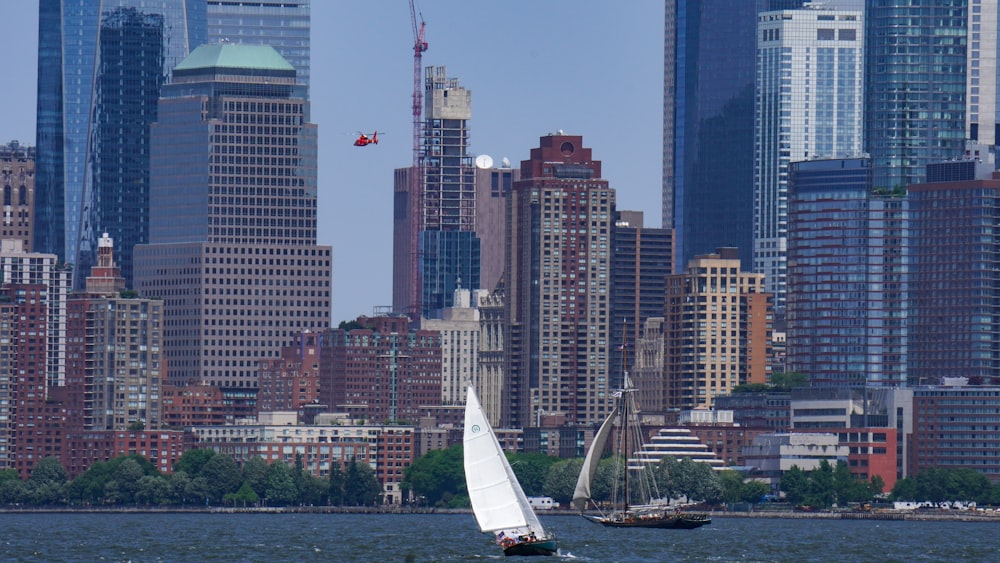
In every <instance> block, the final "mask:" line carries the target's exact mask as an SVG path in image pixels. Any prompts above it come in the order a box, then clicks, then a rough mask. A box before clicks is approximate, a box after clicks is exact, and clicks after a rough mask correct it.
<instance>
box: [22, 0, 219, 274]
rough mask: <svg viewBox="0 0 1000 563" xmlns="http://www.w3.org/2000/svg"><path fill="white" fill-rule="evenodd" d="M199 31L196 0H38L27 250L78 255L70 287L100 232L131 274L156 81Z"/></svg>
mask: <svg viewBox="0 0 1000 563" xmlns="http://www.w3.org/2000/svg"><path fill="white" fill-rule="evenodd" d="M205 39H206V33H205V2H204V0H81V1H78V2H69V1H64V0H40V2H39V38H38V110H37V111H38V113H37V125H36V131H37V142H36V145H37V153H38V157H37V158H38V161H37V164H38V175H37V178H36V183H37V187H36V194H35V202H36V203H35V205H36V207H35V211H36V221H35V225H34V231H35V241H34V248H33V249H32V250H34V251H39V252H49V253H53V254H56V255H58V256H59V257H60V258H61V259H62V260H64V261H66V262H69V263H73V264H76V265H77V266H78V268H76V270H75V275H76V280H75V282H74V283H75V285H76V286H77V287H78V288H82V286H83V277H84V276H86V274H87V272H89V271H90V269H89V267H90V265H92V264H93V261H94V259H95V258H96V251H97V239H98V238H99V237H100V235H101V233H102V232H107V233H109V234H110V235H111V236H112V237H113V238H114V240H116V241H118V244H119V249H120V252H119V257H120V262H121V266H122V270H123V274H124V275H125V276H126V279H128V280H131V273H132V246H133V245H135V244H139V243H144V242H146V241H147V240H148V234H149V233H148V223H149V216H148V214H149V207H148V191H149V125H150V123H152V122H153V121H155V120H156V108H157V100H158V98H159V95H160V88H161V87H162V85H163V84H164V83H165V82H166V81H167V80H169V77H170V71H171V69H172V68H173V67H174V65H176V64H177V63H178V62H180V61H181V60H182V59H183V58H184V57H186V56H187V54H188V53H189V52H190V50H191V49H192V48H194V47H196V46H197V45H199V44H201V43H204V42H205Z"/></svg>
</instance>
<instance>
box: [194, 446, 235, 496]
mask: <svg viewBox="0 0 1000 563" xmlns="http://www.w3.org/2000/svg"><path fill="white" fill-rule="evenodd" d="M198 475H199V476H200V477H204V478H205V480H206V481H208V493H209V494H208V498H209V499H211V502H213V503H220V502H222V499H223V497H225V495H226V494H227V493H234V492H236V491H237V490H238V489H239V488H240V484H241V483H242V482H243V477H242V476H241V475H240V468H239V466H237V465H236V461H234V460H233V458H231V457H229V456H228V455H215V456H212V457H211V458H210V459H209V460H208V461H207V462H205V465H203V466H202V467H201V471H200V472H199V473H198Z"/></svg>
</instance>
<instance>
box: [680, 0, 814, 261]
mask: <svg viewBox="0 0 1000 563" xmlns="http://www.w3.org/2000/svg"><path fill="white" fill-rule="evenodd" d="M665 3H666V10H665V16H666V18H665V21H664V45H663V52H664V58H663V66H664V68H663V226H664V227H666V228H673V229H674V231H675V236H676V239H677V243H676V246H677V253H676V254H675V256H674V270H675V271H681V270H682V269H683V268H684V267H685V266H686V265H687V262H688V260H691V259H692V258H694V257H695V256H696V255H699V254H707V253H710V252H714V251H715V249H716V248H720V247H736V248H738V249H739V252H740V258H741V262H742V267H743V268H744V269H745V270H749V269H750V267H751V266H752V264H753V214H752V213H750V212H748V210H750V209H753V181H754V171H753V166H754V162H753V158H754V145H753V143H754V111H753V108H754V79H755V71H754V68H755V64H754V63H755V60H756V45H757V18H756V16H757V12H758V11H768V10H782V9H791V8H796V7H799V6H801V5H802V4H803V1H802V0H761V1H760V2H753V1H747V0H665Z"/></svg>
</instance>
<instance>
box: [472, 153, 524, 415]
mask: <svg viewBox="0 0 1000 563" xmlns="http://www.w3.org/2000/svg"><path fill="white" fill-rule="evenodd" d="M492 164H493V159H492V158H491V157H488V156H486V155H479V156H477V157H476V236H477V237H479V242H480V252H479V284H480V286H481V287H483V288H484V289H489V290H493V289H495V288H496V287H497V284H498V283H500V278H501V277H503V261H504V247H503V241H504V240H506V238H507V236H506V232H507V231H506V229H507V225H506V224H505V223H504V216H505V213H506V208H507V196H508V195H509V194H510V190H511V188H512V187H513V185H514V182H516V181H517V180H518V179H520V177H521V171H520V170H518V169H517V168H511V167H510V162H508V161H507V159H506V158H505V159H503V161H502V162H501V164H500V167H499V168H495V167H493V166H492ZM477 392H478V389H477ZM479 399H480V401H482V399H483V396H482V394H480V395H479ZM484 406H485V403H484Z"/></svg>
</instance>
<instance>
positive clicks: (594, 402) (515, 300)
mask: <svg viewBox="0 0 1000 563" xmlns="http://www.w3.org/2000/svg"><path fill="white" fill-rule="evenodd" d="M509 198H510V203H509V204H508V206H507V243H506V245H505V247H506V265H507V266H506V268H505V271H506V272H507V275H508V276H509V277H508V279H507V285H506V291H507V293H506V310H505V311H506V318H507V328H506V330H507V333H506V334H505V337H504V342H505V343H506V344H507V346H508V348H507V349H508V355H507V360H506V361H507V364H506V368H505V371H506V381H505V384H506V389H505V397H504V399H505V404H504V415H503V417H502V421H503V424H502V425H503V426H504V427H521V428H523V427H529V426H536V425H537V422H536V421H537V419H538V418H539V417H541V416H543V415H556V414H561V415H563V416H565V419H566V422H567V423H568V424H571V425H572V424H593V423H598V422H599V421H601V420H602V419H603V418H604V417H605V416H606V415H607V414H608V412H610V411H611V407H612V400H611V392H612V390H613V388H612V386H611V381H610V380H609V370H610V364H609V362H610V361H611V332H610V326H611V322H612V320H613V319H612V318H611V291H612V285H611V275H612V271H611V264H612V262H611V254H612V244H611V231H612V226H613V224H614V211H615V190H613V189H611V188H610V187H609V185H608V181H607V180H605V179H602V178H601V162H600V161H598V160H594V159H593V157H592V154H591V150H590V149H589V148H586V147H584V146H583V137H581V136H579V135H567V134H565V133H563V132H561V131H560V132H558V133H556V134H552V135H547V136H544V137H542V138H541V139H540V141H539V146H538V147H537V148H533V149H531V157H530V158H529V159H528V160H523V161H521V179H520V180H519V181H517V182H515V183H514V187H513V190H512V192H511V194H510V196H509Z"/></svg>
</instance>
